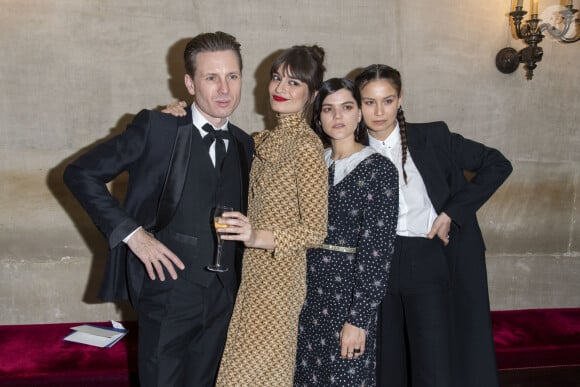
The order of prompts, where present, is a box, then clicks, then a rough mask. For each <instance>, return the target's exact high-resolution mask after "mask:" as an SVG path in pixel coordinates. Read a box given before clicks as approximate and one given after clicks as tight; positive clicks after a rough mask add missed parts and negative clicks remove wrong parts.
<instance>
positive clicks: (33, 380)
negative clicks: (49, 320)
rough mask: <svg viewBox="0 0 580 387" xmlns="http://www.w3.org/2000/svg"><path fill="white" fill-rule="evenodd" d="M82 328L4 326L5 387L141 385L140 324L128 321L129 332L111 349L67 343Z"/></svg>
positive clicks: (0, 339) (0, 375)
mask: <svg viewBox="0 0 580 387" xmlns="http://www.w3.org/2000/svg"><path fill="white" fill-rule="evenodd" d="M81 324H82V323H65V324H36V325H5V326H0V386H3V387H4V386H6V387H8V386H10V387H14V386H23V387H24V386H43V387H44V386H53V387H57V386H58V387H93V386H94V387H97V386H99V387H102V386H107V387H136V386H138V382H137V380H138V378H137V325H136V323H135V322H125V323H123V325H124V326H125V327H126V328H127V329H128V330H129V333H127V335H126V336H125V337H124V338H123V339H122V340H121V341H119V342H118V343H116V344H115V345H113V346H112V347H111V348H98V347H92V346H89V345H84V344H78V343H71V342H67V341H64V340H63V338H64V337H65V336H67V335H68V334H69V333H71V332H72V331H71V330H70V327H72V326H76V325H81ZM95 325H106V326H110V324H109V323H95Z"/></svg>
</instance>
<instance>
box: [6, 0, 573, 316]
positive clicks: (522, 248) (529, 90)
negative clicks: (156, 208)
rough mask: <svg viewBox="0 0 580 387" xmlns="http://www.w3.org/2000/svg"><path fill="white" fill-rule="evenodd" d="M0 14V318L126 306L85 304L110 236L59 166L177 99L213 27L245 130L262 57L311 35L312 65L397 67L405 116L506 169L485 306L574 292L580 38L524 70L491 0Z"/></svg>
mask: <svg viewBox="0 0 580 387" xmlns="http://www.w3.org/2000/svg"><path fill="white" fill-rule="evenodd" d="M144 4H146V5H144ZM557 4H559V2H557V1H547V0H546V1H542V2H541V4H540V10H541V11H542V10H543V9H545V7H548V6H549V5H557ZM526 7H527V5H526ZM0 10H1V12H0V36H1V38H0V52H2V55H1V56H0V85H2V86H1V88H2V93H0V179H1V181H2V184H1V186H0V215H1V217H0V246H1V247H2V248H1V249H0V324H13V323H39V322H61V321H89V320H99V321H102V320H107V319H111V318H133V315H132V314H131V312H130V311H129V308H128V307H127V305H114V304H101V303H98V300H97V299H96V288H97V287H98V283H99V281H100V278H101V275H102V271H103V265H104V260H105V256H106V249H107V247H106V244H105V241H104V240H103V238H102V237H101V236H100V234H99V233H98V232H97V231H96V229H95V228H94V226H92V224H91V223H90V221H89V219H88V218H87V216H86V215H85V214H84V213H83V212H82V210H81V209H80V207H79V206H78V204H77V203H76V202H75V201H74V199H73V198H72V197H71V195H70V194H69V193H68V192H67V191H66V189H65V188H64V187H63V185H62V179H61V176H62V171H63V168H64V166H65V165H66V164H67V163H68V162H70V161H71V160H72V159H73V158H74V157H76V156H78V155H79V154H80V153H81V152H83V151H84V150H85V149H87V148H88V147H90V146H92V145H94V144H95V143H96V142H98V141H101V140H103V139H104V138H107V137H109V136H111V135H113V134H115V133H119V132H120V131H121V130H123V128H124V127H125V125H126V124H127V123H128V122H129V121H130V120H131V118H132V117H133V115H134V114H136V113H137V112H138V111H139V110H140V109H142V108H154V107H156V106H157V105H163V104H166V103H169V102H171V101H173V100H174V99H181V98H185V97H186V96H187V94H186V92H185V88H184V87H183V70H182V65H181V61H182V60H181V55H182V50H183V47H184V43H185V42H186V41H187V40H188V38H191V37H192V36H194V35H196V34H197V33H200V32H203V31H215V30H224V31H228V32H230V33H232V34H234V35H235V36H237V37H238V39H239V41H240V42H241V43H242V50H243V55H244V81H243V82H244V86H243V87H244V90H243V100H242V103H241V104H240V107H239V108H238V110H237V111H236V113H235V116H234V117H233V121H234V122H236V123H237V124H239V126H241V127H243V128H245V129H247V130H248V131H249V132H253V131H256V130H261V129H262V128H263V127H264V126H267V125H268V124H269V123H270V122H271V119H272V117H271V116H270V115H269V114H268V113H267V111H268V108H267V105H266V103H265V102H266V84H267V78H268V68H269V63H270V62H269V61H270V60H271V59H272V56H273V55H274V54H275V53H276V52H277V50H279V49H281V48H286V47H288V46H290V45H293V44H301V43H306V44H312V43H317V44H319V45H321V46H322V47H324V48H325V49H326V52H327V65H328V66H327V67H328V72H327V77H332V76H344V75H347V74H352V73H353V71H355V70H356V69H357V68H359V67H361V66H364V65H366V64H370V63H388V64H391V65H393V66H394V67H397V68H399V69H400V70H401V72H402V75H403V81H404V108H405V112H406V115H407V119H408V120H409V121H411V122H420V121H431V120H445V121H446V122H447V123H448V124H449V126H450V127H451V128H452V130H453V131H456V132H459V133H461V134H463V135H464V136H466V137H469V138H473V139H475V140H478V141H481V142H484V143H486V144H488V145H490V146H493V147H497V148H499V149H500V150H501V151H502V152H503V153H504V154H505V155H506V156H507V157H508V158H509V159H510V160H512V162H513V164H514V168H515V169H514V173H513V174H512V176H511V177H510V178H509V180H508V181H507V183H506V184H505V185H504V186H503V187H502V188H501V189H500V191H499V192H498V193H497V194H496V195H495V196H494V197H493V199H492V200H491V201H490V202H488V203H487V204H486V205H485V206H484V207H483V208H482V209H481V211H480V213H479V216H480V220H481V223H482V229H483V231H484V236H485V238H486V243H487V247H488V266H489V283H490V295H491V300H492V306H493V308H494V309H517V308H541V307H563V306H578V305H580V289H579V287H580V282H579V281H578V278H580V256H579V255H580V246H579V240H580V232H579V231H578V225H577V219H578V218H579V215H580V214H579V209H578V203H577V200H578V199H577V196H578V192H579V188H580V187H579V181H580V178H579V173H580V172H579V171H580V133H579V112H580V109H579V108H578V106H580V93H578V85H579V84H580V73H579V72H578V63H579V61H580V50H578V48H579V47H580V46H579V44H578V43H576V44H574V45H563V44H560V43H557V42H554V41H553V40H551V39H549V38H546V39H545V40H544V42H542V44H541V46H542V47H543V49H544V59H543V60H542V62H540V63H539V65H538V68H537V69H536V73H535V76H534V79H533V80H532V81H527V80H526V79H525V74H524V71H523V69H521V68H520V69H519V70H518V71H516V72H515V73H513V74H510V75H505V74H502V73H500V72H498V71H497V70H496V68H495V64H494V61H495V55H496V53H497V51H498V50H499V49H501V48H503V47H505V46H506V44H510V45H512V46H513V47H515V48H520V47H521V43H520V42H519V41H514V40H513V38H510V31H509V28H508V23H507V16H506V15H507V12H508V4H506V2H504V1H500V0H490V1H485V2H482V1H478V0H466V1H461V2H458V1H451V0H443V1H438V2H435V3H434V2H432V1H428V0H418V1H413V2H408V1H402V0H398V1H396V0H393V1H388V2H386V1H380V0H366V1H360V2H352V1H343V0H333V1H329V0H327V1H311V0H295V1H280V0H250V1H245V2H234V1H229V0H212V1H203V0H197V1H194V0H189V1H185V0H173V1H168V0H161V1H157V2H143V1H136V0H130V1H124V2H119V1H113V0H87V1H82V2H79V1H75V0H25V1H8V0H0ZM548 16H549V15H548ZM123 186H124V181H123V177H122V178H120V179H119V180H118V181H116V182H115V183H113V184H112V185H111V189H112V190H113V191H114V192H115V193H116V194H118V195H120V196H122V187H123Z"/></svg>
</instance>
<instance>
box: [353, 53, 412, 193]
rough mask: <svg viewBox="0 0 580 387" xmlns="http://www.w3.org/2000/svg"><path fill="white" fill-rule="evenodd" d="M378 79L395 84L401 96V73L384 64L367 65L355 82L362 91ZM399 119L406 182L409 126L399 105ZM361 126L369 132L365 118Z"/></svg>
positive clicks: (398, 94) (394, 86)
mask: <svg viewBox="0 0 580 387" xmlns="http://www.w3.org/2000/svg"><path fill="white" fill-rule="evenodd" d="M378 80H385V81H387V82H389V83H390V84H391V86H393V88H394V89H395V90H396V91H397V97H400V96H401V91H402V88H403V83H402V81H401V74H400V73H399V72H398V71H397V70H396V69H394V68H392V67H390V66H387V65H384V64H373V65H370V66H367V67H365V68H364V69H363V71H362V73H360V74H359V75H358V76H357V77H356V79H355V81H354V83H355V85H356V88H357V89H358V91H359V92H360V91H361V90H362V88H363V87H365V86H366V85H367V84H368V83H369V82H372V81H378ZM397 121H398V122H399V129H400V132H401V150H402V152H401V153H402V156H401V161H402V169H403V179H404V180H405V184H406V183H407V172H405V162H406V161H407V127H406V121H405V113H404V112H403V109H402V108H401V107H399V110H397ZM361 126H362V128H363V129H364V131H365V132H368V127H367V125H366V123H365V122H364V117H363V120H362V121H361Z"/></svg>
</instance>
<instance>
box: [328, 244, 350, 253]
mask: <svg viewBox="0 0 580 387" xmlns="http://www.w3.org/2000/svg"><path fill="white" fill-rule="evenodd" d="M320 248H321V249H325V250H332V251H340V252H341V253H356V247H342V246H334V245H325V244H324V245H320Z"/></svg>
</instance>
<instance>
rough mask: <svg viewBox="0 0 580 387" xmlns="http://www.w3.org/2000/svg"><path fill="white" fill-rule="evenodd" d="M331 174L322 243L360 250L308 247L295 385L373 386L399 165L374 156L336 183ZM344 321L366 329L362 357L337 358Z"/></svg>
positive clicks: (376, 155)
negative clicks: (331, 249)
mask: <svg viewBox="0 0 580 387" xmlns="http://www.w3.org/2000/svg"><path fill="white" fill-rule="evenodd" d="M334 168H335V164H332V166H331V168H330V171H329V185H330V192H329V199H328V217H329V220H328V236H327V237H326V240H325V242H324V243H325V244H329V245H337V246H346V247H356V249H357V251H356V253H342V252H339V251H330V250H326V249H311V250H308V254H307V262H308V274H307V285H308V286H307V289H308V291H307V296H306V301H305V303H304V307H303V309H302V312H301V314H300V324H299V331H300V333H299V336H298V351H297V357H296V375H295V380H294V385H295V386H375V385H376V375H375V363H376V360H375V340H376V328H377V307H378V305H379V304H380V302H381V300H382V298H383V297H384V295H385V292H386V289H387V281H388V274H389V265H390V262H391V258H392V255H393V252H394V242H395V234H396V228H397V212H398V203H399V202H398V176H397V169H396V167H395V166H394V165H393V164H392V163H391V162H390V161H389V160H388V159H386V158H385V157H383V156H381V155H380V154H378V153H374V154H372V155H370V156H368V157H367V158H365V159H364V160H362V161H361V162H360V163H359V164H358V165H357V166H356V167H355V168H354V170H352V171H351V172H350V173H349V174H348V175H346V177H344V179H343V180H341V181H340V182H339V183H337V184H334V182H333V176H334V174H335V170H334ZM345 322H348V323H350V324H352V325H355V326H357V327H359V328H364V329H365V330H366V343H365V347H366V348H365V351H364V353H363V354H362V355H361V356H360V357H359V358H357V359H342V358H341V357H340V332H341V330H342V327H343V325H344V324H345Z"/></svg>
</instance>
